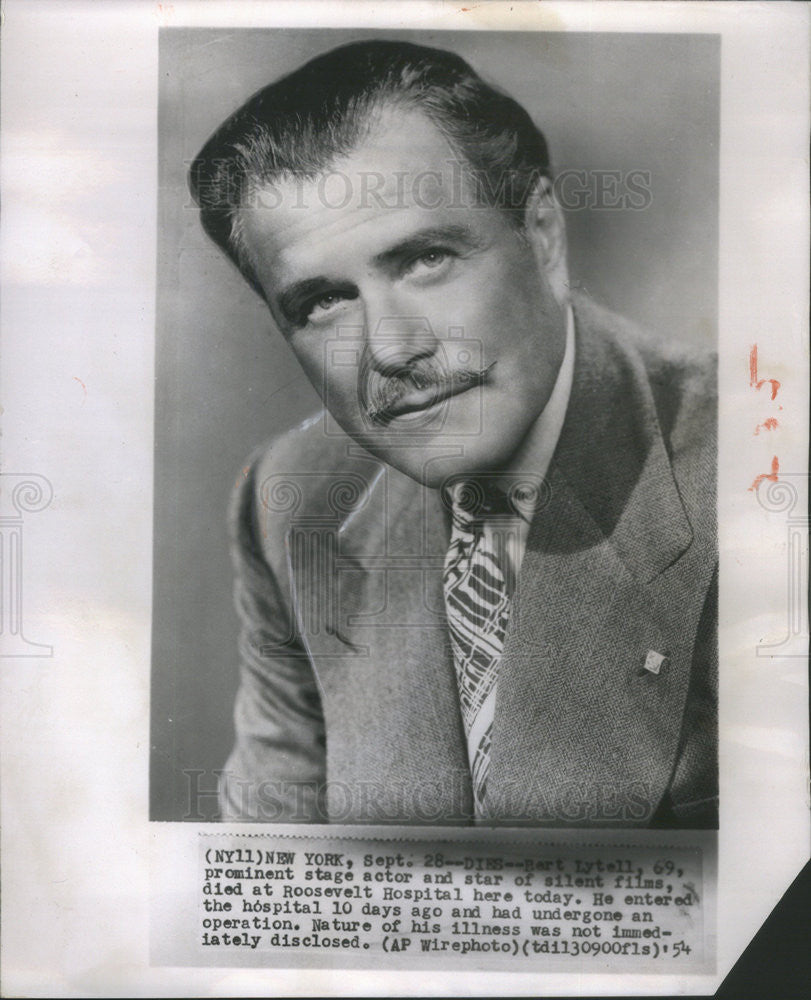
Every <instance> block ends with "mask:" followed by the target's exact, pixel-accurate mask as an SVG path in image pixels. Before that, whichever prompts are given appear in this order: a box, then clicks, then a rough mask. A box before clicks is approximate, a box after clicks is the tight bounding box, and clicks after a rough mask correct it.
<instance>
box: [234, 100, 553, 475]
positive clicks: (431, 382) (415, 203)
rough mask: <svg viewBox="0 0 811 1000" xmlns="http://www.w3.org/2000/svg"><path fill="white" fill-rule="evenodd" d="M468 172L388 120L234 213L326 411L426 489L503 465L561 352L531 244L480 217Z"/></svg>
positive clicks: (414, 117)
mask: <svg viewBox="0 0 811 1000" xmlns="http://www.w3.org/2000/svg"><path fill="white" fill-rule="evenodd" d="M454 161H456V163H455V166H454ZM463 170H464V167H463V166H462V165H461V164H459V162H458V156H457V155H455V154H454V152H453V150H452V148H451V146H450V145H449V144H448V142H447V140H446V139H445V138H444V137H443V136H442V134H441V133H440V132H439V131H438V130H437V129H436V128H435V127H434V126H433V124H432V123H431V122H430V121H429V120H428V119H427V118H426V117H425V116H424V115H422V114H420V113H417V112H402V111H401V112H395V111H390V112H385V113H384V114H382V115H381V117H380V119H379V121H378V122H377V123H376V124H375V126H374V127H373V128H372V130H371V132H370V134H369V136H368V138H367V139H366V140H364V141H362V143H361V144H360V146H359V147H358V148H357V149H356V150H354V151H353V152H352V153H351V154H350V155H348V156H346V157H345V158H343V159H341V160H339V161H337V162H336V163H334V164H333V166H332V169H331V170H330V171H328V172H326V173H325V175H323V176H321V177H319V178H316V179H315V180H313V181H307V180H302V179H300V178H299V179H296V178H292V179H289V180H283V181H279V182H275V183H273V184H272V185H269V186H268V187H267V188H265V189H264V190H260V191H258V192H255V193H254V197H253V198H252V199H251V200H250V201H249V203H248V204H247V205H246V206H245V207H243V209H242V210H241V220H240V221H241V225H242V233H243V243H244V247H245V249H246V251H247V253H248V256H249V258H250V260H251V261H252V263H253V265H254V268H255V270H256V273H257V275H258V278H259V281H260V282H261V285H262V288H263V290H264V292H265V296H266V298H267V301H268V303H269V305H270V309H271V312H272V314H273V316H274V319H275V320H276V322H277V324H278V326H279V328H280V329H281V331H282V333H283V334H284V335H285V337H286V338H287V339H288V341H289V343H290V345H291V347H292V349H293V351H294V352H295V354H296V356H297V357H298V359H299V361H300V362H301V365H302V367H303V368H304V370H305V372H306V373H307V375H308V377H309V378H310V380H311V381H312V383H313V385H314V386H315V388H316V389H317V390H318V392H319V393H320V394H321V396H322V398H323V400H324V403H325V405H326V407H327V409H328V410H329V411H330V413H331V414H332V416H333V417H334V418H335V420H336V421H337V422H338V423H339V424H340V425H341V427H342V428H343V429H344V430H345V431H346V432H347V433H348V434H350V435H351V436H352V437H354V438H356V439H357V440H358V441H360V442H361V443H362V444H363V445H364V447H366V448H367V449H368V450H369V451H371V452H372V453H374V454H375V455H377V456H378V457H379V458H380V459H382V460H383V461H385V462H387V463H388V464H390V465H392V466H394V467H395V468H397V469H400V470H401V471H402V472H405V473H406V474H407V475H409V476H411V477H412V478H414V479H417V480H420V481H421V482H424V483H426V484H427V485H429V486H439V485H441V484H442V483H443V482H444V480H445V479H446V478H447V477H448V476H451V475H460V474H469V473H475V472H481V471H485V470H498V469H501V468H504V467H505V466H506V465H507V463H508V462H509V461H510V459H511V458H512V457H513V455H514V454H515V452H516V449H517V448H518V446H519V445H520V443H521V441H522V440H523V438H524V436H525V435H526V433H527V431H528V430H529V429H530V427H531V426H532V424H533V423H534V421H535V420H536V418H537V417H538V415H539V414H540V412H541V410H542V409H543V407H544V406H545V404H546V402H547V400H548V398H549V396H550V393H551V391H552V388H553V386H554V383H555V378H556V376H557V372H558V369H559V367H560V362H561V359H562V355H563V347H564V341H565V319H564V313H563V310H562V308H561V304H560V303H559V302H558V300H557V298H556V297H555V295H554V294H553V292H552V288H551V286H550V283H549V275H548V274H547V264H546V263H545V247H543V246H541V245H540V242H539V241H540V238H539V237H538V236H537V235H536V233H535V231H534V229H533V227H532V225H530V226H528V228H527V231H526V233H524V232H521V231H519V230H518V229H516V228H515V227H514V226H512V225H511V224H510V223H509V221H508V219H507V217H506V215H505V214H504V212H502V211H501V210H499V209H497V208H493V207H490V206H482V205H476V204H473V201H474V199H473V197H472V195H471V188H470V186H469V184H468V182H467V180H464V181H463V183H462V185H461V187H460V175H462V174H463ZM558 297H560V296H558Z"/></svg>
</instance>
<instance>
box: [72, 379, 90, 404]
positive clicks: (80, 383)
mask: <svg viewBox="0 0 811 1000" xmlns="http://www.w3.org/2000/svg"><path fill="white" fill-rule="evenodd" d="M73 381H74V382H78V383H79V385H80V386H81V387H82V388H83V389H84V398H83V399H82V406H84V401H85V399H87V386H86V385H85V384H84V382H82V380H81V379H80V378H79V376H78V375H74V376H73Z"/></svg>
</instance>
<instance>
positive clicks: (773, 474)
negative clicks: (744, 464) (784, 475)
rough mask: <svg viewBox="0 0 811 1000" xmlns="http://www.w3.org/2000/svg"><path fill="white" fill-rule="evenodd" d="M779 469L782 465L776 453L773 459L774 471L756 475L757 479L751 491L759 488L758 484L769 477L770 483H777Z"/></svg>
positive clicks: (750, 488)
mask: <svg viewBox="0 0 811 1000" xmlns="http://www.w3.org/2000/svg"><path fill="white" fill-rule="evenodd" d="M779 469H780V465H779V463H778V461H777V455H775V456H774V458H773V459H772V471H771V472H764V473H762V474H761V475H759V476H756V477H755V481H754V482H753V483H752V485H751V486H750V487H749V492H750V493H751V492H752V491H753V490H756V489H757V488H758V486H760V484H761V483H762V482H763V480H764V479H768V480H769V482H770V483H776V482H777V473H778V471H779Z"/></svg>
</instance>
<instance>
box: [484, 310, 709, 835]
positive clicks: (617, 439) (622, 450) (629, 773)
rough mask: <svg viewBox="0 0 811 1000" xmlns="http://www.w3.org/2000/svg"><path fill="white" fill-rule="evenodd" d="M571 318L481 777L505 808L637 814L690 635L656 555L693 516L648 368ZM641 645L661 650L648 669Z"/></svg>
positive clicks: (657, 770)
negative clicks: (566, 382) (542, 484)
mask: <svg viewBox="0 0 811 1000" xmlns="http://www.w3.org/2000/svg"><path fill="white" fill-rule="evenodd" d="M578 320H579V322H578V331H579V333H580V332H582V333H583V335H582V336H579V337H578V344H577V358H576V364H575V377H574V383H573V387H572V395H571V399H570V404H569V409H568V414H567V418H566V422H565V424H564V428H563V431H562V433H561V438H560V441H559V443H558V447H557V450H556V452H555V455H554V457H553V461H552V465H551V468H550V470H549V473H548V486H549V490H548V491H547V494H546V498H547V504H546V506H545V507H544V508H543V509H542V510H540V511H538V512H537V514H536V517H535V519H534V521H533V524H532V526H531V529H530V535H529V539H528V543H527V550H526V553H525V556H524V561H523V563H522V567H521V573H520V577H519V581H518V586H517V590H516V594H515V597H514V599H513V607H512V610H511V619H510V625H509V628H508V632H507V637H506V640H505V649H504V656H503V659H502V664H501V669H500V673H499V682H498V694H497V700H496V710H495V712H496V714H495V720H494V728H493V745H492V751H491V766H490V775H489V779H488V789H490V790H491V791H492V796H493V798H492V800H491V802H492V804H493V806H494V809H495V812H496V813H497V814H498V816H499V818H500V819H501V820H502V821H504V820H510V819H513V820H515V821H517V822H518V821H521V820H532V821H533V822H544V821H546V822H549V823H553V824H555V825H566V824H569V823H576V824H578V825H583V824H588V823H592V824H594V825H598V826H605V825H612V824H615V823H619V824H627V823H639V824H644V823H646V822H647V821H648V820H649V819H650V816H651V814H652V812H653V811H654V810H655V809H656V806H657V804H658V802H659V800H660V799H661V797H662V795H663V793H664V791H665V789H666V787H667V784H668V780H669V777H670V774H671V772H672V769H673V766H674V761H675V757H676V753H677V750H678V739H679V732H680V728H681V720H682V714H683V711H684V704H685V698H686V694H687V687H688V682H689V662H690V661H689V652H690V651H689V646H688V645H687V640H688V639H689V636H686V631H687V630H685V628H684V617H683V614H682V615H680V616H678V615H677V616H674V614H673V612H672V609H671V608H670V607H669V602H672V600H673V592H672V589H671V588H669V587H668V584H667V570H668V567H670V566H672V565H673V564H674V563H675V562H676V561H677V560H678V559H679V557H680V556H681V555H682V554H683V553H684V552H685V551H686V550H687V549H688V548H689V546H690V543H691V541H692V532H691V529H690V526H689V523H688V521H687V518H686V515H685V512H684V509H683V506H682V503H681V500H680V498H679V493H678V490H677V487H676V484H675V482H674V480H673V474H672V470H671V467H670V462H669V459H668V456H667V453H666V450H665V447H664V443H663V441H662V438H661V434H660V432H659V429H658V424H657V419H656V413H655V408H654V405H653V400H652V398H651V395H650V390H649V387H648V384H647V379H646V376H645V373H644V370H642V369H641V365H640V366H639V367H637V362H635V360H634V359H635V357H636V356H635V355H633V354H631V353H630V352H627V351H623V350H622V349H621V348H618V347H617V346H616V345H615V344H614V343H613V342H609V341H604V340H602V339H601V338H600V337H599V336H597V335H594V334H592V333H591V332H590V331H589V330H588V329H585V330H584V329H583V327H584V323H583V322H582V318H581V317H578ZM679 611H680V612H682V611H683V609H679ZM696 614H698V609H697V611H696ZM648 651H653V652H654V653H658V654H661V655H664V656H666V657H667V660H666V661H665V662H664V664H663V665H662V666H661V668H660V671H659V673H658V674H655V673H653V672H651V671H650V670H648V669H646V667H645V662H646V656H647V653H648ZM488 794H489V795H490V794H491V792H490V791H489V792H488Z"/></svg>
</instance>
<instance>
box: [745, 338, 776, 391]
mask: <svg viewBox="0 0 811 1000" xmlns="http://www.w3.org/2000/svg"><path fill="white" fill-rule="evenodd" d="M767 382H769V383H771V387H772V399H777V390H778V389H779V388H780V383H779V382H778V381H777V379H776V378H762V379H760V380H758V370H757V344H752V350H751V351H750V352H749V385H751V386H752V387H753V388H755V389H760V388H761V387H762V386H764V385H765V384H766V383H767Z"/></svg>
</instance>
